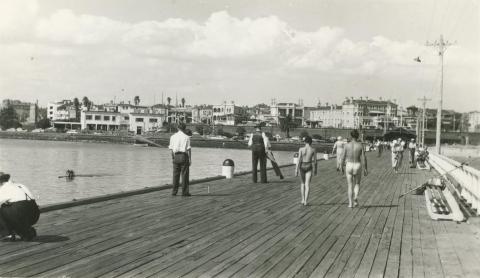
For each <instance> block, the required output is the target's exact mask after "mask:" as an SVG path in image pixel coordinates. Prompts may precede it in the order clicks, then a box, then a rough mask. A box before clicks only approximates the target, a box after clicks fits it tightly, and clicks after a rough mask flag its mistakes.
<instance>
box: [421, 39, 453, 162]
mask: <svg viewBox="0 0 480 278" xmlns="http://www.w3.org/2000/svg"><path fill="white" fill-rule="evenodd" d="M426 45H427V46H434V47H438V56H439V57H440V66H441V69H440V101H439V105H438V110H437V133H436V138H435V150H436V152H437V153H438V154H440V136H441V129H442V106H443V55H444V53H445V50H447V47H448V46H450V45H452V43H450V42H448V41H444V40H443V35H440V40H439V41H435V42H433V43H429V42H428V41H427V44H426Z"/></svg>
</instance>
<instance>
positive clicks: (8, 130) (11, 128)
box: [6, 127, 17, 132]
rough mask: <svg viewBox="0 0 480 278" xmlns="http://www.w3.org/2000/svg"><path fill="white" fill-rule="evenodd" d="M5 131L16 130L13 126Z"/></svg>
mask: <svg viewBox="0 0 480 278" xmlns="http://www.w3.org/2000/svg"><path fill="white" fill-rule="evenodd" d="M6 131H8V132H15V131H17V129H15V128H13V127H12V128H9V129H7V130H6Z"/></svg>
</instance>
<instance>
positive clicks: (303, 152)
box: [295, 136, 317, 206]
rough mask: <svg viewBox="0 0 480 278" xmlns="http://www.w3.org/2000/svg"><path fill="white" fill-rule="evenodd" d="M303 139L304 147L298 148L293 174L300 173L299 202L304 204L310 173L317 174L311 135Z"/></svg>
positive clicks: (315, 156) (305, 203)
mask: <svg viewBox="0 0 480 278" xmlns="http://www.w3.org/2000/svg"><path fill="white" fill-rule="evenodd" d="M303 141H304V142H305V147H303V148H300V149H299V150H298V154H299V157H298V163H297V167H296V169H295V176H297V177H298V174H299V173H300V178H301V180H302V182H301V184H300V192H301V194H302V201H301V204H303V205H304V206H306V205H307V200H308V193H309V191H310V181H311V180H312V173H313V174H314V175H317V151H316V150H315V148H313V147H312V137H310V136H306V137H305V138H304V139H303Z"/></svg>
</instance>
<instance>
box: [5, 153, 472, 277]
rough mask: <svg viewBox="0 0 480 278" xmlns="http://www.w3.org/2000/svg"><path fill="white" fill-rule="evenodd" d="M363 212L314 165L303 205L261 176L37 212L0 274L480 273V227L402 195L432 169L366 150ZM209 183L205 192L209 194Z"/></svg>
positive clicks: (333, 175)
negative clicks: (432, 213) (439, 217)
mask: <svg viewBox="0 0 480 278" xmlns="http://www.w3.org/2000/svg"><path fill="white" fill-rule="evenodd" d="M368 159H369V166H370V167H369V170H370V174H369V175H368V176H367V177H364V178H363V180H362V186H361V192H360V197H359V202H360V207H359V208H353V209H350V208H347V194H346V180H345V177H344V176H343V175H341V174H340V173H338V172H336V171H335V161H333V160H330V161H321V163H320V165H319V175H318V176H316V177H314V178H313V184H312V186H311V194H310V200H309V202H310V205H309V206H306V207H305V206H302V205H301V204H300V189H299V178H296V177H293V171H294V169H293V167H289V168H284V169H283V172H284V173H285V174H286V179H285V180H279V179H278V178H277V177H275V176H274V175H273V172H269V183H268V184H253V183H252V182H251V176H250V175H245V176H240V177H237V178H235V179H233V180H217V181H211V182H208V183H202V184H196V185H193V186H192V187H191V193H192V195H193V196H192V197H172V196H171V195H170V194H171V191H170V190H162V191H157V192H151V193H146V194H141V195H135V196H130V197H124V198H118V199H114V200H108V201H104V202H99V203H95V204H89V205H83V206H76V207H72V208H66V209H62V210H55V211H51V212H47V213H44V214H42V215H41V218H40V221H39V223H38V224H37V230H38V234H39V237H38V238H37V239H36V240H34V241H33V242H22V241H18V242H0V276H1V277H11V276H14V277H26V276H37V277H38V276H41V277H60V276H66V277H180V276H182V277H183V276H185V277H275V278H276V277H399V276H401V277H480V233H479V231H480V230H479V229H478V226H476V225H471V224H468V223H455V222H447V221H432V220H431V219H430V218H429V216H428V214H427V211H426V209H425V199H424V197H423V196H418V195H407V196H406V197H405V198H401V199H398V196H399V195H400V194H401V193H403V192H405V191H407V190H408V189H409V188H410V187H413V186H416V185H419V184H422V183H423V182H424V181H425V180H426V179H427V178H429V177H431V176H433V175H434V174H435V172H434V171H432V172H428V171H420V170H417V169H410V168H408V163H407V161H406V160H407V158H405V160H404V165H403V167H402V169H401V171H400V173H398V174H395V173H394V172H393V170H392V169H391V167H390V154H388V153H384V154H383V157H381V158H377V157H376V154H369V156H368ZM208 188H209V190H210V192H208Z"/></svg>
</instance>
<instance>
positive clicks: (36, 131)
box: [32, 128, 45, 133]
mask: <svg viewBox="0 0 480 278" xmlns="http://www.w3.org/2000/svg"><path fill="white" fill-rule="evenodd" d="M40 132H45V130H43V128H36V129H34V130H32V133H40Z"/></svg>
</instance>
